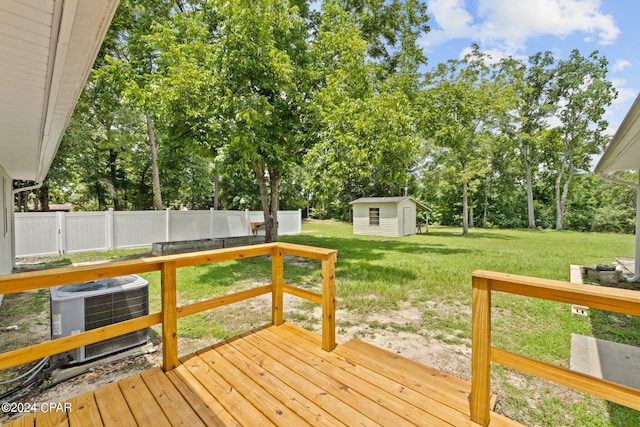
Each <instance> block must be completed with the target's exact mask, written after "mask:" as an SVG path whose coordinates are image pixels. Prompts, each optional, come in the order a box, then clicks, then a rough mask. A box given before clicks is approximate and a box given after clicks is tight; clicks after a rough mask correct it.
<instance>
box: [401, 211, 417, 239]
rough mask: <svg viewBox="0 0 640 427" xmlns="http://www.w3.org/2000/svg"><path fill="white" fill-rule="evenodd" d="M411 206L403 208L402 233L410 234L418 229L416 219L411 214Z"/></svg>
mask: <svg viewBox="0 0 640 427" xmlns="http://www.w3.org/2000/svg"><path fill="white" fill-rule="evenodd" d="M411 211H412V209H411V207H409V206H406V207H404V208H403V209H402V235H403V236H408V235H410V234H413V233H415V231H416V220H415V217H414V216H413V215H412V214H411Z"/></svg>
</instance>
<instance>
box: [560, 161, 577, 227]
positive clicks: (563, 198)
mask: <svg viewBox="0 0 640 427" xmlns="http://www.w3.org/2000/svg"><path fill="white" fill-rule="evenodd" d="M573 173H574V168H573V161H571V160H570V161H569V175H568V176H567V179H566V180H565V182H564V185H563V186H562V194H560V197H559V199H558V202H557V204H556V210H557V212H558V216H557V217H556V230H558V231H561V230H562V229H563V227H564V214H565V211H566V209H567V197H568V195H569V186H570V185H571V180H572V179H573ZM556 187H557V188H556V194H558V193H559V192H560V186H559V183H558V184H556Z"/></svg>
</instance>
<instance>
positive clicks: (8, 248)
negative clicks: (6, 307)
mask: <svg viewBox="0 0 640 427" xmlns="http://www.w3.org/2000/svg"><path fill="white" fill-rule="evenodd" d="M12 182H13V181H12V180H11V177H10V176H9V175H8V174H7V172H6V171H5V170H4V169H3V168H2V167H1V166H0V186H1V188H0V274H9V273H11V271H12V269H13V243H12V242H13V238H12V236H13V197H12V193H11V190H12ZM0 298H1V297H0Z"/></svg>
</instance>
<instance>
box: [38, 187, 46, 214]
mask: <svg viewBox="0 0 640 427" xmlns="http://www.w3.org/2000/svg"><path fill="white" fill-rule="evenodd" d="M36 195H37V196H38V200H39V201H40V210H41V211H42V212H49V186H48V185H47V184H43V185H42V186H41V187H40V188H38V190H37V191H36Z"/></svg>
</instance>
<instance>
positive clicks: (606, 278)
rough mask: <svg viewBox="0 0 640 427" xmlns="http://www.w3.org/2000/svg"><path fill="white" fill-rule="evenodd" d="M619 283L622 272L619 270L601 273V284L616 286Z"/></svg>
mask: <svg viewBox="0 0 640 427" xmlns="http://www.w3.org/2000/svg"><path fill="white" fill-rule="evenodd" d="M619 281H620V272H619V271H618V270H614V271H601V272H600V283H603V284H605V285H614V284H616V283H618V282H619Z"/></svg>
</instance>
